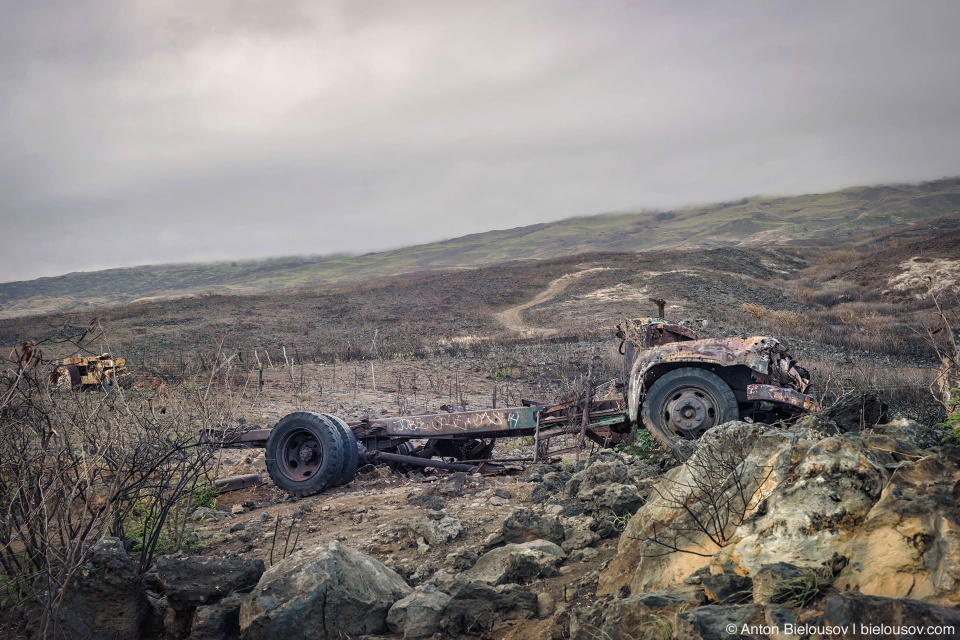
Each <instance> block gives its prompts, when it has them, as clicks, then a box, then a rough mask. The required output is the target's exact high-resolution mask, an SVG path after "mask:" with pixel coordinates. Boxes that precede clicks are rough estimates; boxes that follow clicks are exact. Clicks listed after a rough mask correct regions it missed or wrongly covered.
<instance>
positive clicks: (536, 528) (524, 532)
mask: <svg viewBox="0 0 960 640" xmlns="http://www.w3.org/2000/svg"><path fill="white" fill-rule="evenodd" d="M564 538H565V536H564V531H563V525H562V524H561V523H560V519H559V518H557V517H542V516H539V515H537V514H536V513H534V512H533V511H531V510H530V509H527V508H526V507H521V508H519V509H516V510H514V511H513V513H511V514H510V515H509V516H507V519H506V520H504V521H503V540H504V541H506V542H530V541H531V540H549V541H550V542H553V543H555V544H561V543H562V542H563V540H564Z"/></svg>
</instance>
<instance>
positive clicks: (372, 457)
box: [364, 451, 477, 472]
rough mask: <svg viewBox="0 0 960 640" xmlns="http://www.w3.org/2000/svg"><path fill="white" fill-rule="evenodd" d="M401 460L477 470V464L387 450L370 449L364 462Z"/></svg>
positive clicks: (413, 463)
mask: <svg viewBox="0 0 960 640" xmlns="http://www.w3.org/2000/svg"><path fill="white" fill-rule="evenodd" d="M377 460H380V461H383V462H399V463H401V464H408V465H410V466H414V467H433V468H435V469H447V470H449V471H469V472H473V471H476V469H477V467H476V466H475V465H469V464H459V463H456V462H444V461H443V460H433V459H432V458H418V457H417V456H404V455H400V454H399V453H387V452H386V451H369V452H367V454H366V455H365V456H364V462H365V463H366V464H370V463H371V462H374V461H377Z"/></svg>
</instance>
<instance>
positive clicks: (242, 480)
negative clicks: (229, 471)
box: [213, 473, 263, 493]
mask: <svg viewBox="0 0 960 640" xmlns="http://www.w3.org/2000/svg"><path fill="white" fill-rule="evenodd" d="M261 484H263V476H262V475H260V474H259V473H247V474H244V475H242V476H230V477H229V478H221V479H220V480H217V481H216V482H214V483H213V486H215V487H216V488H217V491H219V492H220V493H227V492H228V491H237V490H239V489H246V488H247V487H257V486H260V485H261Z"/></svg>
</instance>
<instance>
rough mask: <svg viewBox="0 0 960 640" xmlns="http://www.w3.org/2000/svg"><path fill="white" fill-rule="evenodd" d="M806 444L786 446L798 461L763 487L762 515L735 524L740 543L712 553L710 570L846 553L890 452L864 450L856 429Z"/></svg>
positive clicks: (816, 562) (752, 568)
mask: <svg viewBox="0 0 960 640" xmlns="http://www.w3.org/2000/svg"><path fill="white" fill-rule="evenodd" d="M804 449H805V447H803V446H801V444H797V445H795V446H792V447H789V448H788V449H787V450H785V453H787V454H789V455H790V457H791V458H792V459H794V460H796V461H797V462H796V464H794V465H791V466H790V468H789V473H788V474H786V475H785V476H784V477H782V478H780V479H779V480H778V482H777V483H776V485H774V486H772V487H771V488H770V490H769V492H764V496H765V497H764V499H763V500H762V501H761V502H760V505H761V509H760V512H759V513H757V515H756V517H754V518H750V519H748V520H747V521H746V522H744V523H743V524H742V525H741V526H740V527H739V528H738V529H737V532H736V537H737V538H738V541H736V542H735V543H734V544H731V545H729V546H726V547H725V548H724V549H723V550H722V551H721V552H720V553H718V554H717V555H716V556H715V557H714V559H713V565H714V567H724V566H728V565H729V566H733V567H735V568H736V570H737V572H738V573H741V574H743V575H754V574H755V573H756V572H757V571H759V570H760V568H761V567H762V566H763V565H766V564H774V563H777V562H786V563H790V564H794V565H797V566H798V567H801V568H802V567H811V568H815V567H820V566H821V565H823V564H824V563H825V562H827V561H829V560H830V558H832V557H833V556H834V554H840V555H843V554H844V553H845V551H846V548H847V545H848V544H849V543H850V541H851V540H852V539H853V537H854V535H855V534H856V533H857V531H858V530H859V529H860V527H861V525H863V522H864V520H865V519H866V517H867V513H868V512H869V510H870V508H871V507H872V506H873V504H874V503H875V502H876V501H877V500H878V499H879V498H880V492H881V491H882V489H883V485H884V483H885V481H886V479H887V477H888V471H887V470H886V463H887V462H889V461H890V457H889V454H888V453H883V452H877V451H875V450H872V449H870V448H868V447H865V446H864V445H863V442H862V441H861V439H860V437H859V436H857V435H854V434H844V435H840V436H833V437H829V438H825V439H823V440H821V441H819V442H816V444H813V446H810V447H809V448H806V450H804Z"/></svg>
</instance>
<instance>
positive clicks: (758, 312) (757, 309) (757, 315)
mask: <svg viewBox="0 0 960 640" xmlns="http://www.w3.org/2000/svg"><path fill="white" fill-rule="evenodd" d="M740 311H743V312H744V313H746V314H747V315H749V316H752V317H753V319H754V320H756V321H757V322H758V323H759V322H762V321H763V319H764V318H766V317H767V316H768V315H770V310H769V309H767V308H766V307H765V306H763V305H762V304H754V303H752V302H748V303H745V304H742V305H740Z"/></svg>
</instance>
